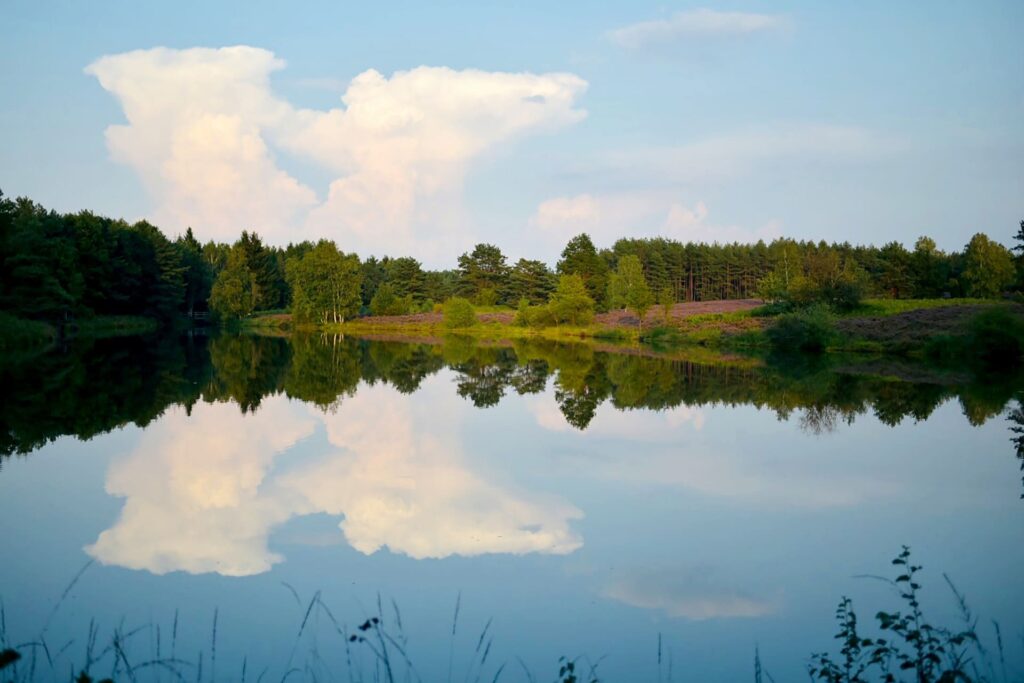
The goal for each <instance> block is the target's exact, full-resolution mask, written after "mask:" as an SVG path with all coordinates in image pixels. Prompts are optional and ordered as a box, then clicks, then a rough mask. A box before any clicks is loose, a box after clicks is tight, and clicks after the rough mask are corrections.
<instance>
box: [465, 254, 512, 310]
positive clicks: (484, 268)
mask: <svg viewBox="0 0 1024 683" xmlns="http://www.w3.org/2000/svg"><path fill="white" fill-rule="evenodd" d="M507 277H508V266H507V265H506V264H505V255H504V254H502V253H501V249H499V248H498V247H496V246H494V245H493V244H478V245H476V246H475V247H474V248H473V251H472V252H471V253H468V254H463V255H462V256H460V257H459V280H458V292H459V295H460V296H462V297H467V298H471V299H473V300H477V299H479V297H480V294H481V292H482V291H483V290H485V289H491V290H494V291H495V292H500V291H501V290H502V288H503V285H504V284H505V282H506V278H507ZM498 300H501V301H504V299H502V298H501V297H500V295H499V298H498Z"/></svg>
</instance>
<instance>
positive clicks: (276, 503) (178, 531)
mask: <svg viewBox="0 0 1024 683" xmlns="http://www.w3.org/2000/svg"><path fill="white" fill-rule="evenodd" d="M435 389H443V387H435ZM432 393H434V394H437V395H436V396H433V397H432V400H430V401H428V402H413V401H412V400H411V398H410V397H408V396H403V395H401V394H399V393H397V392H396V391H395V390H394V389H392V388H390V387H383V386H375V387H367V388H365V389H364V390H363V391H361V392H359V394H358V395H354V396H352V397H351V398H349V399H348V400H346V401H344V403H341V404H335V405H334V406H333V408H332V409H330V410H326V411H325V410H322V409H320V408H318V407H316V406H315V405H309V404H304V403H301V402H297V401H289V400H288V399H287V398H286V397H284V396H280V395H277V396H271V397H269V398H266V399H263V400H262V402H261V405H260V407H259V408H258V409H252V412H253V413H255V414H246V413H245V412H239V411H238V409H237V408H236V407H235V406H233V405H231V404H228V403H212V404H199V405H196V406H194V407H193V410H192V414H191V416H189V415H187V414H186V413H185V411H183V410H181V409H172V410H171V411H170V412H169V414H168V415H166V416H165V417H164V418H162V419H161V420H159V421H158V422H156V423H155V424H154V425H153V426H152V427H151V428H150V429H148V430H147V431H146V432H144V433H143V435H142V438H141V440H140V442H139V445H138V447H137V448H136V449H135V450H134V451H133V452H132V453H131V454H129V455H128V456H127V457H124V458H122V459H118V460H115V461H114V463H113V465H112V466H111V468H110V471H109V473H108V476H107V482H106V488H107V492H108V493H110V494H112V495H115V496H119V497H123V498H125V505H124V509H123V511H122V513H121V516H120V518H119V519H118V521H117V523H116V524H115V525H114V526H113V527H112V528H110V529H108V530H106V531H104V532H102V533H101V534H100V535H99V538H98V539H97V540H96V542H95V543H94V544H93V545H91V546H89V547H88V548H86V551H87V552H88V553H89V554H90V555H92V556H93V557H95V558H96V559H98V560H100V561H101V562H103V563H104V564H116V565H119V566H123V567H128V568H132V569H146V570H148V571H151V572H154V573H157V574H163V573H166V572H169V571H175V570H181V571H186V572H189V573H205V572H217V573H219V574H223V575H229V576H244V575H251V574H258V573H262V572H265V571H267V570H269V569H270V567H271V566H272V565H273V564H275V563H277V562H280V561H281V560H282V559H283V558H282V557H281V555H279V554H277V553H273V552H271V551H270V550H269V549H268V546H267V539H268V536H269V535H270V533H271V530H272V529H273V528H275V527H278V526H280V525H281V524H283V523H284V522H286V521H288V520H289V519H292V518H294V517H297V516H301V515H310V514H315V513H326V514H328V515H334V516H338V517H343V520H342V521H341V522H340V524H339V526H340V529H341V532H342V533H343V534H344V537H345V539H346V541H347V542H348V543H349V544H350V545H351V546H352V547H354V548H355V549H356V550H358V551H360V552H362V553H365V554H371V553H374V552H376V551H377V550H380V549H381V548H384V547H387V548H389V549H390V550H391V551H392V552H395V553H402V554H405V555H408V556H410V557H413V558H416V559H422V558H441V557H447V556H449V555H456V554H457V555H463V556H473V555H480V554H485V553H511V554H522V553H530V552H539V553H555V554H564V553H568V552H571V551H573V550H575V549H576V548H578V547H579V546H580V545H581V540H580V538H579V536H578V535H577V534H576V533H575V532H573V531H572V530H571V529H570V520H572V519H576V518H579V517H580V516H581V513H580V512H579V510H577V509H576V508H574V507H573V506H571V505H569V504H567V503H564V502H562V501H559V500H557V499H555V498H553V497H545V496H542V495H536V494H531V493H525V492H522V491H516V490H515V489H514V487H512V486H510V485H506V484H503V483H500V482H497V481H494V480H492V479H489V478H488V477H486V476H485V475H484V474H482V473H479V472H476V471H474V470H473V468H472V464H471V462H472V458H467V457H465V455H464V454H463V448H462V446H461V443H460V439H459V434H458V431H457V419H456V417H455V410H454V408H456V407H457V406H455V405H453V403H454V402H455V401H457V400H458V399H456V398H454V397H452V396H451V394H450V392H447V391H444V392H442V391H433V392H432ZM446 397H447V398H446ZM318 429H320V430H323V431H324V433H325V435H326V439H327V442H328V444H329V447H328V448H327V449H326V452H325V453H323V454H322V455H319V456H317V457H315V458H313V459H312V461H311V462H307V461H306V460H308V459H303V460H302V461H300V462H297V463H292V466H291V467H289V468H287V470H286V471H284V472H281V471H280V468H278V467H275V465H276V464H277V461H280V460H282V459H287V457H288V451H289V449H290V448H291V447H292V446H293V445H295V444H296V443H297V442H298V441H300V440H302V439H305V438H307V437H309V436H310V435H311V434H312V433H313V432H314V430H318Z"/></svg>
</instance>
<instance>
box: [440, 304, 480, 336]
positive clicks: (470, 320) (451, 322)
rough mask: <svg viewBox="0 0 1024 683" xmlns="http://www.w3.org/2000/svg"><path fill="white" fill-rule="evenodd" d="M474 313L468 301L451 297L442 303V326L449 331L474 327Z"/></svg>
mask: <svg viewBox="0 0 1024 683" xmlns="http://www.w3.org/2000/svg"><path fill="white" fill-rule="evenodd" d="M476 322H477V320H476V311H474V310H473V304H471V303H469V300H468V299H463V298H462V297H460V296H453V297H452V298H451V299H448V301H446V302H445V303H444V326H445V327H447V328H449V329H457V328H460V327H472V326H473V325H476Z"/></svg>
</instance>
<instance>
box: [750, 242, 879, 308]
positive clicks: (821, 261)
mask: <svg viewBox="0 0 1024 683" xmlns="http://www.w3.org/2000/svg"><path fill="white" fill-rule="evenodd" d="M894 277H895V276H894ZM866 280H867V275H866V273H864V272H863V271H862V270H860V269H859V268H858V267H857V265H856V264H855V263H854V262H853V261H852V260H847V261H845V263H844V262H842V261H841V260H840V257H839V255H838V254H837V253H835V252H832V251H819V252H811V253H810V254H808V256H807V258H806V260H805V262H804V264H803V265H802V266H800V267H797V266H796V265H794V264H793V263H792V262H791V261H788V260H787V261H786V262H785V263H784V264H782V265H780V266H779V267H777V268H776V269H775V270H773V271H772V272H770V273H768V274H767V275H766V276H765V277H763V278H762V279H761V280H759V281H758V285H757V291H758V295H759V296H760V297H761V298H762V299H764V300H765V301H766V302H768V304H770V305H778V306H781V307H782V308H792V307H807V306H813V305H816V304H825V305H828V306H830V307H832V308H833V309H834V310H836V311H850V310H853V309H854V308H856V307H857V306H858V305H859V304H860V301H861V298H862V297H863V294H864V289H865V281H866Z"/></svg>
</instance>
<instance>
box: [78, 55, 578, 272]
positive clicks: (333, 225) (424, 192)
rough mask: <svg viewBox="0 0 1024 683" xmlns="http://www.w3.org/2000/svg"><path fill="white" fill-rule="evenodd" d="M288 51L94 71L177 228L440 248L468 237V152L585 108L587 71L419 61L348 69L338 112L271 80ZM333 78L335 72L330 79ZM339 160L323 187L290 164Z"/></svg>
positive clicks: (368, 248) (136, 58)
mask: <svg viewBox="0 0 1024 683" xmlns="http://www.w3.org/2000/svg"><path fill="white" fill-rule="evenodd" d="M283 67H284V62H283V61H282V60H280V59H278V58H277V57H276V56H275V55H274V54H273V53H271V52H269V51H267V50H262V49H258V48H254V47H247V46H237V47H227V48H219V49H207V48H193V49H186V50H173V49H168V48H155V49H151V50H139V51H135V52H127V53H123V54H117V55H111V56H106V57H103V58H101V59H99V60H98V61H96V62H95V63H93V64H92V65H90V66H89V67H88V68H87V69H86V71H87V73H89V74H91V75H94V76H95V77H96V78H97V79H98V80H99V82H100V85H101V86H102V87H103V88H104V89H106V90H108V91H109V92H111V93H112V94H113V95H114V96H115V97H116V98H117V99H118V101H119V102H120V103H121V106H122V108H123V110H124V114H125V118H126V123H125V124H123V125H115V126H111V127H110V128H108V130H107V144H108V147H109V149H110V152H111V154H112V156H113V158H114V159H115V160H117V161H119V162H121V163H124V164H127V165H128V166H130V167H132V168H133V169H134V170H135V171H136V172H137V173H138V174H139V176H140V177H141V178H142V180H143V182H144V184H145V186H146V187H147V189H148V191H149V192H150V193H151V195H152V197H153V200H154V202H155V205H156V206H155V210H154V211H153V213H152V216H151V218H152V219H153V220H154V221H155V222H157V223H158V224H160V225H161V227H163V228H164V229H165V230H168V231H169V232H171V233H173V232H176V231H180V230H183V229H184V228H185V227H186V226H188V225H191V226H193V227H194V228H195V229H196V231H197V233H198V234H199V235H201V236H203V237H213V238H217V239H233V238H234V237H236V236H237V234H238V233H239V232H240V231H241V230H242V229H254V230H257V231H258V232H260V233H261V234H263V235H264V236H265V237H267V238H269V239H270V241H273V242H279V243H280V242H286V241H289V240H292V239H301V238H303V237H321V236H326V237H330V238H333V239H335V240H336V241H338V242H339V244H340V245H341V246H342V248H343V249H346V250H350V251H351V250H358V251H361V252H363V253H368V252H376V253H381V252H383V251H391V252H397V251H402V252H403V253H408V252H415V253H417V255H423V252H424V251H426V252H428V255H427V256H426V258H428V259H429V252H438V253H440V251H441V248H442V247H441V246H440V245H439V240H438V238H439V237H440V238H441V239H440V243H444V242H445V241H448V242H451V241H453V240H454V239H457V238H461V237H464V235H465V233H466V231H467V227H466V220H465V218H464V217H463V216H462V208H461V192H462V185H463V178H464V176H465V174H466V172H467V170H468V168H469V165H470V164H471V162H472V161H473V160H474V159H475V158H477V157H479V156H480V155H481V154H483V153H486V152H488V151H490V150H492V149H494V148H495V147H496V146H498V145H500V144H501V143H503V142H506V141H508V140H510V139H512V138H515V137H516V136H519V135H526V134H530V133H536V132H542V131H549V130H553V129H556V128H558V127H560V126H566V125H570V124H572V123H575V122H576V121H579V120H580V119H582V118H583V117H584V116H585V115H586V112H585V111H583V110H582V109H579V108H576V106H575V105H576V104H577V100H578V99H579V97H580V96H581V94H582V93H583V92H584V90H585V89H586V85H587V84H586V82H585V81H583V80H582V79H580V78H578V77H577V76H574V75H572V74H565V73H552V74H530V73H500V72H487V71H479V70H473V69H467V70H463V71H456V70H453V69H448V68H444V67H426V66H421V67H418V68H415V69H411V70H409V71H399V72H396V73H394V74H392V75H391V76H390V77H388V76H385V75H383V74H381V73H379V72H377V71H375V70H372V69H371V70H368V71H365V72H364V73H362V74H359V75H358V76H356V77H355V78H353V79H352V80H351V82H350V83H349V84H348V85H347V88H345V90H344V94H343V95H342V97H341V103H340V105H341V106H339V107H337V108H333V109H330V110H326V111H318V110H309V109H298V108H296V107H294V106H292V105H291V104H290V103H289V102H287V101H285V100H283V99H281V98H280V97H278V96H277V95H276V94H275V93H274V92H273V88H272V85H271V82H270V76H271V74H272V73H273V72H275V71H277V70H279V69H282V68H283ZM321 80H322V79H321ZM292 157H294V158H301V159H304V160H307V161H312V162H314V163H315V164H318V165H319V166H321V167H322V168H324V169H326V170H327V171H328V172H329V173H330V174H331V176H332V177H333V180H332V181H331V182H330V185H329V187H328V188H327V190H326V195H325V196H323V197H318V196H317V194H316V192H314V190H313V189H312V188H310V187H308V186H306V185H304V184H303V183H301V182H300V181H299V180H297V179H296V178H294V177H292V176H291V175H290V174H289V173H287V172H286V171H285V170H283V169H282V167H281V163H280V162H281V160H282V159H283V158H292Z"/></svg>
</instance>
